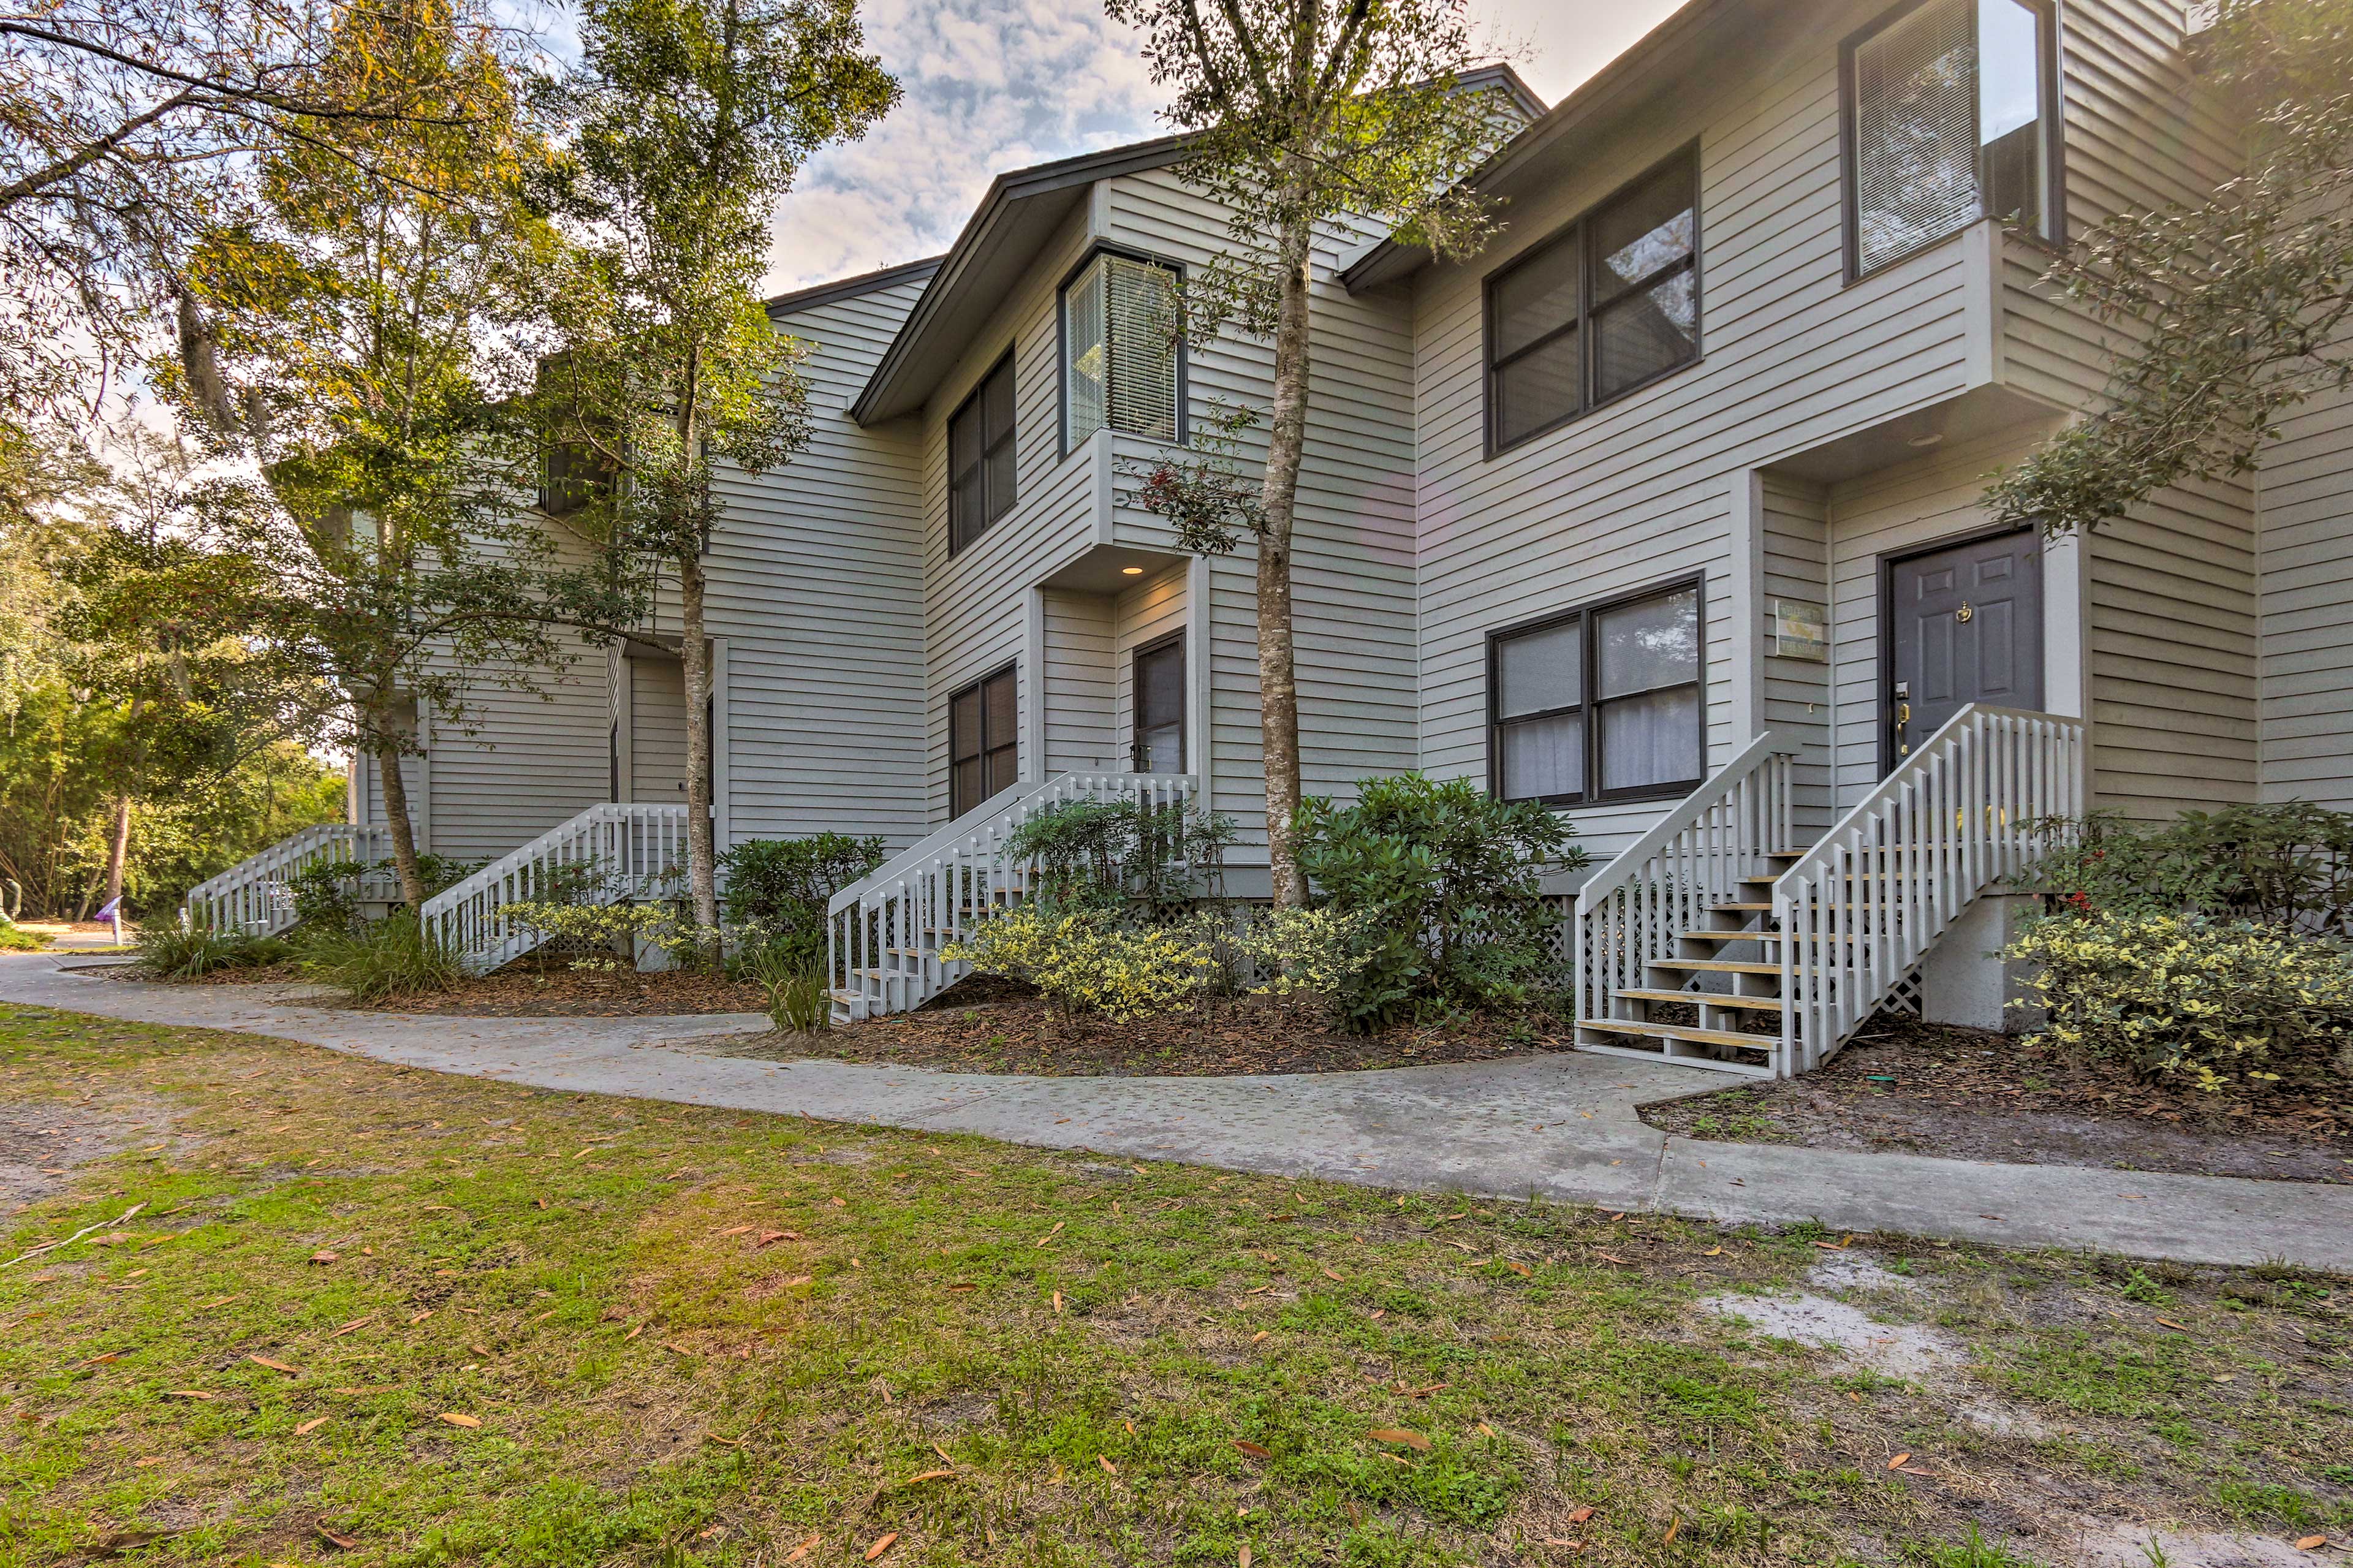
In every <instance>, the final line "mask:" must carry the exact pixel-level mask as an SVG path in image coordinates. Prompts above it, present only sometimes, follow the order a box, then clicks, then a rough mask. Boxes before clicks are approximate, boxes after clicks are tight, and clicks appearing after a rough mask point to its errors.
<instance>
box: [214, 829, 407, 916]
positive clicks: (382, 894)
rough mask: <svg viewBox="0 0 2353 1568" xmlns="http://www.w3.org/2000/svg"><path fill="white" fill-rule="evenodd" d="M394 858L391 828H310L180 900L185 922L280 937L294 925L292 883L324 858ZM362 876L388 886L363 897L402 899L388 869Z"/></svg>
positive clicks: (367, 862) (369, 861)
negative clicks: (282, 932) (281, 932)
mask: <svg viewBox="0 0 2353 1568" xmlns="http://www.w3.org/2000/svg"><path fill="white" fill-rule="evenodd" d="M390 858H392V830H391V829H390V828H388V827H355V826H353V825H352V824H350V823H348V822H329V823H322V825H320V826H317V827H306V828H304V829H303V830H302V831H301V832H300V833H297V834H295V835H293V836H292V837H288V838H281V839H280V840H279V841H278V842H277V843H275V844H273V845H271V846H270V847H269V848H267V849H264V850H263V851H262V852H261V853H260V854H259V855H252V856H248V857H247V858H245V859H243V860H240V861H238V862H237V864H236V865H234V866H232V867H230V868H228V869H227V870H226V871H223V872H222V873H221V874H220V875H219V876H217V877H214V878H211V879H207V880H206V881H202V882H199V883H197V884H196V885H195V887H193V888H191V889H188V896H187V898H186V899H185V900H182V902H181V904H180V923H181V924H182V925H183V926H190V925H202V926H209V927H211V928H212V929H213V930H215V931H243V932H245V933H246V934H247V935H248V936H275V935H277V934H278V933H279V932H280V931H284V930H285V929H286V928H287V927H289V926H290V925H292V924H293V923H294V898H293V893H292V890H291V889H290V886H289V884H290V882H291V881H292V879H294V877H295V876H297V875H298V874H300V873H301V872H302V871H305V870H307V869H309V868H311V867H312V866H316V865H318V864H320V863H321V862H322V861H329V860H334V861H355V862H357V863H359V864H361V865H363V866H373V865H375V864H376V863H378V862H380V861H384V860H388V859H390ZM363 880H364V882H372V883H381V884H383V886H381V887H373V886H364V887H363V888H362V889H361V896H362V898H363V899H370V900H377V899H380V900H398V899H399V897H400V884H399V881H398V879H396V878H395V877H394V876H393V874H392V872H391V870H390V869H389V868H386V869H385V870H384V871H381V872H370V873H367V874H366V876H365V877H364V879H363Z"/></svg>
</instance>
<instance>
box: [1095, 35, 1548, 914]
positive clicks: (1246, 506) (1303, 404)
mask: <svg viewBox="0 0 2353 1568" xmlns="http://www.w3.org/2000/svg"><path fill="white" fill-rule="evenodd" d="M1103 9H1104V12H1105V14H1106V15H1108V16H1110V17H1111V18H1112V19H1113V21H1117V22H1124V23H1128V24H1130V25H1133V26H1136V27H1138V28H1140V29H1141V30H1142V31H1143V33H1144V36H1145V44H1144V50H1145V60H1146V62H1147V63H1148V65H1149V66H1150V68H1151V73H1152V79H1153V80H1154V82H1155V83H1156V84H1158V85H1160V86H1162V87H1164V88H1166V89H1171V91H1172V93H1173V97H1172V100H1171V102H1170V103H1169V106H1168V107H1167V109H1166V110H1164V111H1163V114H1164V117H1165V118H1166V120H1167V121H1168V122H1169V123H1170V124H1171V125H1173V126H1174V127H1175V128H1176V130H1177V131H1179V132H1182V133H1184V134H1185V135H1187V137H1189V138H1190V139H1191V142H1190V146H1189V149H1188V152H1187V157H1186V159H1185V161H1184V163H1182V165H1181V166H1180V168H1179V171H1178V172H1179V174H1180V175H1181V176H1182V177H1183V178H1185V179H1186V180H1187V182H1189V183H1190V184H1193V185H1194V186H1196V187H1197V188H1198V189H1200V190H1201V191H1203V192H1205V193H1206V194H1207V195H1209V196H1210V197H1212V198H1214V199H1215V200H1217V201H1219V203H1221V204H1223V205H1225V206H1226V208H1227V209H1228V211H1229V213H1230V215H1231V216H1230V218H1229V222H1228V225H1227V247H1226V248H1225V250H1224V251H1223V253H1222V254H1221V255H1220V256H1219V258H1217V259H1216V260H1215V262H1214V263H1213V264H1212V265H1210V266H1208V267H1207V268H1201V269H1199V270H1198V271H1197V272H1195V273H1194V274H1193V275H1192V276H1191V277H1189V278H1188V279H1187V282H1186V287H1185V298H1184V311H1183V315H1184V323H1183V324H1184V330H1185V332H1186V335H1187V338H1188V339H1190V340H1191V341H1192V342H1196V343H1199V342H1207V341H1208V340H1209V339H1210V338H1211V337H1213V336H1215V335H1216V334H1217V333H1218V332H1219V331H1223V330H1227V329H1232V330H1237V331H1241V332H1244V333H1246V334H1249V335H1251V336H1254V337H1259V338H1263V339H1268V340H1271V342H1272V345H1273V350H1274V374H1273V387H1272V394H1271V403H1270V406H1269V410H1268V414H1267V418H1266V426H1267V430H1266V463H1265V468H1264V472H1263V475H1262V476H1261V481H1260V483H1259V484H1258V486H1257V487H1256V494H1255V495H1250V494H1248V493H1246V492H1243V491H1240V490H1238V489H1236V488H1235V487H1234V486H1233V485H1232V484H1231V483H1230V482H1229V480H1228V479H1226V478H1224V477H1223V473H1224V471H1223V468H1222V465H1221V464H1220V463H1219V462H1218V461H1217V460H1215V459H1214V458H1212V459H1210V460H1208V461H1203V462H1196V463H1194V464H1192V465H1190V466H1189V467H1187V466H1186V465H1184V464H1183V463H1181V462H1180V463H1179V464H1178V465H1176V466H1172V467H1171V468H1169V470H1168V472H1167V474H1166V481H1167V482H1165V483H1164V484H1163V485H1161V486H1160V487H1159V488H1160V490H1161V492H1162V496H1163V499H1164V500H1165V501H1166V504H1168V505H1169V507H1170V508H1171V510H1172V513H1174V514H1182V513H1186V512H1189V513H1191V514H1192V516H1193V518H1194V520H1195V522H1196V524H1197V525H1205V526H1198V527H1197V530H1196V531H1193V532H1191V533H1189V534H1187V536H1186V537H1187V544H1188V547H1190V548H1196V549H1208V550H1210V551H1218V550H1219V549H1220V548H1221V547H1222V548H1231V542H1239V540H1240V537H1242V536H1245V535H1246V536H1249V537H1250V538H1253V539H1254V540H1255V542H1256V544H1257V551H1258V561H1257V580H1258V671H1259V702H1260V746H1261V754H1262V759H1263V763H1264V767H1265V773H1266V831H1267V848H1268V856H1269V859H1270V861H1271V866H1272V870H1273V879H1274V897H1275V900H1276V902H1278V903H1281V904H1296V903H1298V902H1300V901H1302V900H1303V898H1304V897H1305V894H1306V887H1305V884H1304V881H1303V879H1302V877H1301V875H1300V871H1299V839H1298V815H1299V808H1300V792H1301V783H1300V757H1299V689H1298V681H1297V677H1296V674H1295V667H1296V660H1295V657H1294V654H1293V629H1292V551H1293V543H1292V541H1293V527H1294V521H1295V515H1296V510H1297V502H1298V494H1299V471H1300V465H1301V462H1302V459H1303V456H1304V453H1305V450H1306V444H1307V408H1308V400H1309V397H1310V395H1311V390H1312V380H1313V374H1312V373H1313V365H1312V349H1313V343H1314V320H1313V312H1314V266H1315V249H1316V245H1317V241H1318V238H1319V236H1324V235H1328V232H1329V230H1330V227H1331V226H1335V225H1344V224H1345V225H1350V226H1357V227H1359V228H1364V227H1375V226H1377V227H1378V228H1382V229H1386V230H1388V231H1389V232H1391V233H1394V234H1396V235H1397V236H1398V237H1399V238H1401V239H1403V240H1405V241H1407V242H1409V243H1412V244H1418V245H1422V246H1426V247H1429V248H1430V250H1431V251H1432V252H1434V253H1435V254H1437V255H1438V256H1440V257H1442V258H1449V259H1456V258H1462V257H1466V256H1469V255H1472V254H1473V253H1475V252H1476V251H1477V250H1479V249H1480V248H1481V247H1482V246H1483V245H1484V244H1485V243H1486V241H1487V239H1488V237H1490V235H1491V234H1492V232H1493V216H1492V214H1491V211H1490V208H1489V204H1488V203H1487V202H1486V201H1485V200H1484V199H1483V198H1482V197H1481V196H1480V195H1477V194H1476V193H1474V192H1472V191H1470V190H1467V189H1465V188H1464V187H1463V185H1462V184H1461V181H1462V180H1463V178H1464V176H1466V175H1467V174H1470V173H1471V172H1472V169H1474V168H1475V167H1477V165H1478V164H1479V163H1481V162H1482V161H1483V160H1484V159H1485V157H1486V156H1487V154H1488V153H1491V152H1492V151H1493V149H1494V147H1495V146H1496V145H1497V143H1498V142H1500V141H1501V140H1502V139H1503V136H1504V133H1505V132H1507V131H1508V130H1509V129H1510V128H1511V127H1512V126H1513V125H1514V123H1515V121H1514V119H1513V118H1512V116H1511V113H1510V111H1509V109H1508V107H1507V106H1506V105H1505V104H1504V103H1502V102H1499V101H1498V100H1497V98H1496V97H1495V96H1494V95H1493V94H1490V93H1485V92H1476V91H1470V90H1466V89H1465V88H1464V86H1463V82H1462V77H1463V74H1464V73H1465V72H1466V71H1468V70H1469V69H1470V68H1472V66H1473V65H1475V64H1476V63H1478V60H1477V56H1476V54H1475V52H1474V50H1473V48H1472V40H1471V36H1470V33H1469V30H1468V28H1467V26H1466V25H1465V22H1464V19H1463V15H1462V12H1461V7H1460V5H1458V4H1456V3H1455V0H1385V3H1382V4H1374V3H1373V0H1341V3H1337V4H1335V3H1333V0H1217V3H1216V4H1215V5H1206V6H1205V5H1202V4H1200V0H1105V4H1104V7H1103ZM1218 434H1219V436H1220V437H1223V438H1232V437H1234V436H1235V435H1236V434H1237V432H1236V430H1235V429H1234V427H1233V426H1230V425H1229V426H1221V427H1220V429H1219V432H1218ZM1187 481H1194V482H1191V483H1188V482H1187ZM1178 521H1179V523H1180V531H1182V524H1183V518H1182V516H1181V515H1180V516H1178Z"/></svg>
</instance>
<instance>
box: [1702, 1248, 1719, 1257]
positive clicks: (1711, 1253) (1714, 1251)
mask: <svg viewBox="0 0 2353 1568" xmlns="http://www.w3.org/2000/svg"><path fill="white" fill-rule="evenodd" d="M1700 1256H1701V1257H1702V1258H1721V1257H1723V1256H1724V1248H1722V1247H1709V1248H1708V1249H1707V1250H1706V1251H1705V1252H1703V1253H1701V1254H1700Z"/></svg>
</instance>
